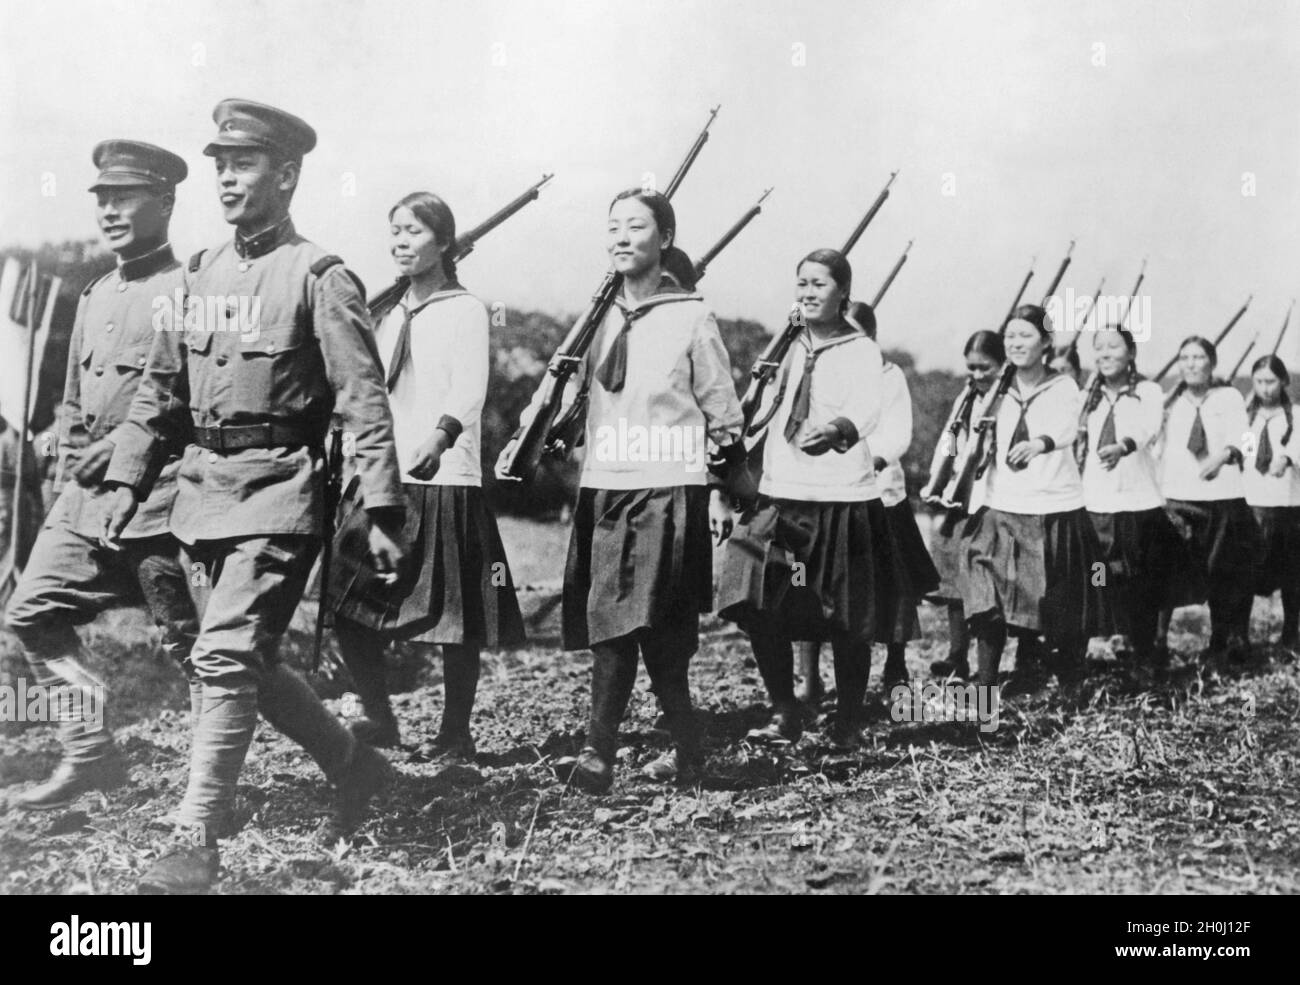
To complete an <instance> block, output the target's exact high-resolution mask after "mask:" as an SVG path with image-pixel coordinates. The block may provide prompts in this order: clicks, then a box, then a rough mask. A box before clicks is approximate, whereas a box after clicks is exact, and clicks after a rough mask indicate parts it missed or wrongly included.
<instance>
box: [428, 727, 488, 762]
mask: <svg viewBox="0 0 1300 985" xmlns="http://www.w3.org/2000/svg"><path fill="white" fill-rule="evenodd" d="M421 751H422V752H423V754H424V756H425V757H426V758H427V759H428V760H429V762H431V763H434V764H436V765H439V766H473V765H474V757H475V756H476V755H477V754H478V749H477V748H476V747H475V746H474V737H473V736H472V735H470V734H469V733H468V732H466V733H464V734H463V735H441V734H440V735H439V736H438V737H437V738H435V739H434V740H433V741H432V742H430V743H429V744H428V745H427V746H426V747H425V748H424V749H423V750H421Z"/></svg>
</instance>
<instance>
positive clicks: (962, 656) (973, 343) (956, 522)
mask: <svg viewBox="0 0 1300 985" xmlns="http://www.w3.org/2000/svg"><path fill="white" fill-rule="evenodd" d="M962 355H963V356H964V357H965V359H966V377H967V379H966V389H964V390H963V391H962V392H961V393H959V394H958V395H957V397H956V398H955V399H954V400H953V404H952V411H951V412H950V413H949V414H948V420H947V421H946V422H945V424H944V427H943V434H944V435H945V436H950V437H945V438H944V439H941V440H940V441H939V443H938V444H937V445H936V446H935V449H934V460H933V461H932V462H931V465H930V475H931V486H930V488H929V491H928V496H927V499H928V501H930V502H932V503H940V504H942V502H943V496H944V493H945V490H944V489H942V488H935V482H936V480H937V479H938V478H941V477H942V475H943V471H944V467H943V463H944V459H945V458H947V459H948V460H949V469H948V470H951V464H952V463H953V462H960V461H961V460H962V458H963V455H964V454H965V453H966V451H967V448H966V445H967V443H968V442H969V441H970V436H971V416H972V411H974V409H975V407H976V405H977V404H978V403H979V402H980V401H981V400H982V399H984V397H985V396H986V395H987V394H988V392H989V390H990V389H991V388H992V387H993V385H994V384H995V383H996V382H997V380H998V377H999V376H1000V375H1001V373H1002V364H1003V363H1004V362H1006V359H1007V355H1006V350H1005V349H1004V348H1003V346H1002V336H1001V335H999V334H998V333H997V332H989V331H984V330H981V331H978V332H976V333H975V334H973V335H972V336H971V337H970V338H969V339H967V340H966V347H965V349H963V350H962ZM945 442H950V446H948V447H945ZM944 484H945V485H946V483H944ZM966 520H967V515H966V512H965V511H964V510H962V509H960V508H953V507H948V508H946V509H945V512H944V515H943V519H942V521H940V523H939V526H937V527H935V528H934V533H933V534H932V535H931V537H930V557H931V558H932V559H933V561H934V566H935V568H936V569H937V571H938V574H939V587H938V588H936V589H935V590H934V591H933V592H930V593H929V594H927V595H926V596H925V598H926V600H927V601H929V602H934V603H935V604H936V605H942V606H944V607H945V608H946V609H947V610H948V640H949V644H948V656H947V657H946V658H944V659H942V660H935V661H933V662H931V664H930V673H932V674H934V675H935V676H936V677H959V678H962V679H965V678H967V677H969V676H970V662H969V658H968V655H967V654H968V651H969V649H970V634H969V633H968V631H967V627H966V610H965V607H964V605H963V604H962V598H961V589H960V588H959V585H958V574H957V570H958V567H959V562H958V559H959V557H960V555H961V551H962V548H963V545H964V543H965V540H964V538H963V536H962V534H963V532H964V530H965V527H966Z"/></svg>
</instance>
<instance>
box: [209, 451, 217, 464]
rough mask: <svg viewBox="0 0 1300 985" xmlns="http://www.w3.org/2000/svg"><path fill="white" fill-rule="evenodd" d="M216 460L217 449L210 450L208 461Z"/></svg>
mask: <svg viewBox="0 0 1300 985" xmlns="http://www.w3.org/2000/svg"><path fill="white" fill-rule="evenodd" d="M216 460H217V453H216V452H215V451H210V452H208V461H209V462H215V461H216Z"/></svg>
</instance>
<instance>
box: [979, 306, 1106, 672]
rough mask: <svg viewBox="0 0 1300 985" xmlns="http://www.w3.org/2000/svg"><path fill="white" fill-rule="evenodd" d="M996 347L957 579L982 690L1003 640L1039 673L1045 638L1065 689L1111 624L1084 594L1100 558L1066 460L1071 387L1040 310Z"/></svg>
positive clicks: (1020, 312)
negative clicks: (997, 370)
mask: <svg viewBox="0 0 1300 985" xmlns="http://www.w3.org/2000/svg"><path fill="white" fill-rule="evenodd" d="M1002 342H1003V346H1004V347H1005V349H1006V355H1007V362H1008V367H1007V369H1006V370H1004V376H1003V380H1004V381H1008V383H1009V385H1008V386H1007V388H1006V389H1005V392H1004V390H1003V387H1002V386H1001V385H999V386H998V387H997V388H995V389H994V391H993V392H992V393H991V394H990V396H989V398H988V401H987V402H986V405H985V409H984V413H987V414H989V415H990V416H992V417H993V418H994V424H993V429H992V441H991V448H990V451H989V455H988V458H987V462H986V467H987V473H986V475H985V483H984V485H983V486H982V487H977V493H980V492H982V494H983V495H982V500H983V502H982V505H981V506H979V508H978V509H977V510H976V512H975V514H974V515H973V516H972V517H971V519H970V521H969V523H968V524H967V526H966V530H965V537H966V543H965V545H964V548H963V550H962V551H961V553H960V557H959V568H958V580H959V585H960V590H961V594H962V598H963V600H964V602H965V606H966V617H967V619H968V621H969V622H970V625H971V631H972V635H974V637H975V640H976V645H977V649H978V652H979V668H978V671H977V673H976V678H975V679H976V682H977V683H979V684H982V685H993V684H996V683H997V677H998V666H999V664H1000V662H1001V658H1002V648H1003V645H1004V644H1005V642H1006V638H1007V634H1008V633H1012V634H1014V635H1017V636H1019V637H1020V647H1019V650H1018V653H1017V657H1016V662H1017V665H1018V666H1019V665H1029V666H1032V665H1033V663H1035V662H1036V658H1037V657H1038V656H1039V655H1040V653H1041V646H1042V644H1041V643H1040V637H1046V643H1047V646H1048V647H1050V648H1052V649H1053V650H1055V651H1056V656H1057V663H1056V671H1057V676H1058V677H1059V678H1063V679H1068V678H1069V677H1073V676H1074V675H1076V674H1077V673H1078V671H1079V669H1080V668H1081V665H1082V662H1083V655H1084V650H1085V648H1086V646H1087V641H1088V639H1089V637H1091V636H1094V635H1097V634H1098V633H1100V632H1102V631H1103V628H1108V623H1109V620H1108V618H1107V617H1106V615H1105V612H1104V605H1105V600H1104V599H1103V598H1102V596H1101V593H1100V591H1099V590H1098V588H1096V587H1094V585H1093V583H1092V575H1093V573H1094V566H1095V565H1096V564H1098V563H1100V558H1101V548H1100V546H1099V544H1098V543H1097V535H1096V533H1095V532H1094V531H1093V529H1092V525H1091V524H1090V523H1089V522H1088V517H1087V514H1085V513H1084V510H1083V484H1082V482H1081V480H1080V478H1079V468H1078V466H1077V465H1076V464H1075V461H1074V456H1073V455H1072V454H1071V451H1070V449H1071V445H1072V443H1073V441H1074V438H1075V432H1076V430H1077V428H1078V418H1079V388H1078V387H1077V386H1075V384H1074V381H1073V380H1072V379H1070V377H1069V376H1068V375H1065V374H1061V373H1054V372H1052V370H1051V369H1050V368H1049V367H1048V365H1047V360H1048V359H1049V358H1050V356H1051V348H1052V330H1051V326H1050V324H1049V322H1048V320H1047V314H1046V312H1044V310H1043V309H1042V308H1041V307H1039V306H1038V305H1033V304H1028V305H1021V306H1020V307H1019V308H1017V309H1016V312H1015V315H1014V316H1013V317H1012V319H1011V320H1010V321H1009V322H1007V324H1006V325H1004V326H1003V328H1002ZM1007 373H1010V376H1007V375H1006V374H1007ZM978 503H979V499H978V498H977V500H976V503H973V504H972V505H977V504H978ZM1025 658H1029V659H1027V660H1026V659H1025Z"/></svg>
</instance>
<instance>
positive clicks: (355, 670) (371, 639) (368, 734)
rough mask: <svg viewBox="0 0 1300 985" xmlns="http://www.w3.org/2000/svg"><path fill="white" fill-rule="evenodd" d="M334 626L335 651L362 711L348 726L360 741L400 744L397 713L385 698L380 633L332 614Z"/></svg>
mask: <svg viewBox="0 0 1300 985" xmlns="http://www.w3.org/2000/svg"><path fill="white" fill-rule="evenodd" d="M334 629H335V636H336V637H337V638H338V641H339V653H340V655H341V656H342V657H343V663H344V665H345V666H346V667H347V668H348V674H349V675H351V677H352V683H353V685H354V686H355V687H356V689H357V696H358V697H360V698H361V708H362V711H363V712H364V715H365V717H363V718H360V719H358V720H356V721H353V722H350V723H349V724H348V728H349V729H351V731H352V734H353V735H354V736H355V737H356V738H358V739H360V740H361V741H362V742H366V743H369V744H370V745H372V746H381V747H384V748H396V747H397V746H399V745H401V741H402V739H401V733H400V732H399V730H398V727H397V717H396V716H395V715H394V714H393V706H392V703H391V702H390V701H389V698H388V677H387V668H386V666H385V663H384V650H385V641H384V639H383V637H381V636H380V635H379V634H378V633H376V632H375V631H374V630H372V629H369V628H367V627H365V626H360V625H358V624H356V623H354V622H351V621H350V620H347V619H343V618H341V617H336V619H335V627H334Z"/></svg>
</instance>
